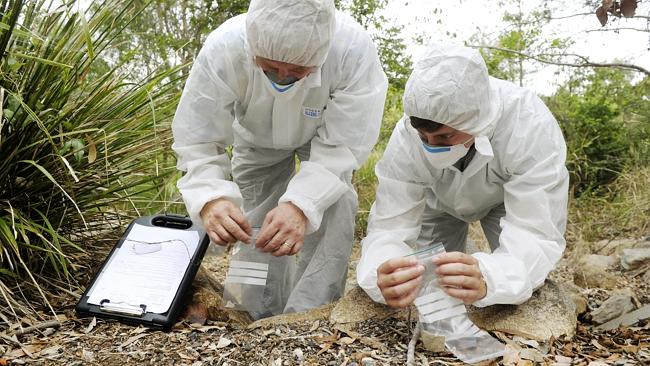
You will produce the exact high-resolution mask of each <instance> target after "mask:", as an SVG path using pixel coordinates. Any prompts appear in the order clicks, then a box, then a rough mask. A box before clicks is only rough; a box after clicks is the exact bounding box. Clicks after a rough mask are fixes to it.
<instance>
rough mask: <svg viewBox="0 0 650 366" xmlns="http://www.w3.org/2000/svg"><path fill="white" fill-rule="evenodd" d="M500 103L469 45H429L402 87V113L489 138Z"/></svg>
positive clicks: (483, 67)
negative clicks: (404, 86) (403, 87)
mask: <svg viewBox="0 0 650 366" xmlns="http://www.w3.org/2000/svg"><path fill="white" fill-rule="evenodd" d="M501 109H502V102H501V100H500V98H499V96H498V93H497V92H496V91H495V88H494V87H493V86H492V85H491V84H490V77H489V76H488V72H487V67H486V66H485V61H483V57H481V54H480V52H478V51H477V50H474V49H472V48H468V47H463V46H457V45H446V44H440V43H433V44H430V45H429V46H428V47H427V49H426V51H425V53H424V56H423V57H422V58H421V59H420V61H418V62H417V63H416V64H415V67H414V69H413V72H412V73H411V76H410V77H409V80H408V82H407V83H406V88H405V90H404V113H405V114H406V115H407V116H415V117H419V118H424V119H428V120H431V121H435V122H439V123H442V124H444V125H447V126H449V127H452V128H455V129H457V130H460V131H462V132H465V133H468V134H470V135H472V136H475V137H478V136H486V137H488V138H489V137H490V136H491V135H492V133H493V131H494V127H495V124H496V121H497V119H498V118H499V116H500V115H501Z"/></svg>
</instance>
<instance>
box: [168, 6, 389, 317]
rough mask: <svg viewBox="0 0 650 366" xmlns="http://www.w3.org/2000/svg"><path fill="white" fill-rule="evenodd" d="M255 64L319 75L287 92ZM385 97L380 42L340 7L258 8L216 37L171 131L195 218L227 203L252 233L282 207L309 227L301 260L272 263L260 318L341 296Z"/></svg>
mask: <svg viewBox="0 0 650 366" xmlns="http://www.w3.org/2000/svg"><path fill="white" fill-rule="evenodd" d="M255 56H261V57H265V58H269V59H273V60H276V61H281V62H287V63H294V64H297V65H301V66H317V67H316V69H315V71H314V72H312V73H311V74H310V75H309V76H307V77H305V78H303V79H301V80H300V81H298V82H296V83H295V84H294V85H293V87H291V88H290V89H289V90H288V91H286V92H284V93H280V92H278V91H277V90H276V89H274V88H273V87H272V85H271V83H270V80H269V79H268V77H267V76H266V75H265V74H264V73H263V71H262V69H261V68H260V67H259V66H257V65H256V64H255V62H254V57H255ZM386 89H387V79H386V76H385V74H384V72H383V70H382V67H381V64H380V62H379V58H378V55H377V51H376V49H375V46H374V45H373V43H372V40H371V38H370V36H369V35H368V34H367V33H366V32H365V30H364V29H363V28H362V27H361V26H360V25H359V24H357V23H356V22H355V21H354V20H353V19H352V18H351V17H349V16H347V15H345V14H343V13H341V12H338V11H336V10H335V8H334V4H333V2H332V1H331V0H299V1H298V0H277V1H261V0H253V1H252V2H251V4H250V7H249V12H248V13H247V14H243V15H239V16H236V17H234V18H231V19H229V20H228V21H226V22H224V23H223V24H222V25H221V26H220V27H219V28H218V29H217V30H215V31H214V32H213V33H211V34H210V35H209V36H208V38H207V40H206V42H205V44H204V46H203V48H202V49H201V51H200V53H199V55H198V57H197V59H196V60H195V62H194V66H193V68H192V71H191V73H190V75H189V78H188V80H187V83H186V85H185V89H184V91H183V95H182V97H181V100H180V103H179V106H178V109H177V111H176V115H175V118H174V121H173V125H172V129H173V134H174V144H173V149H174V151H175V152H176V153H177V155H178V164H177V167H178V169H179V170H182V171H185V172H186V173H185V174H184V176H183V177H182V178H181V179H180V180H179V182H178V188H179V189H180V191H181V193H182V196H183V199H184V201H185V204H186V207H187V210H188V213H189V214H190V217H191V218H192V220H193V221H195V222H196V223H198V224H201V218H200V214H199V213H200V211H201V209H202V208H203V206H204V205H205V204H206V203H207V202H209V201H211V200H214V199H217V198H226V199H228V200H231V201H232V202H234V203H235V204H237V205H240V206H241V207H242V208H243V211H244V213H245V214H246V216H247V217H248V220H249V222H250V223H251V225H253V226H261V225H262V222H263V220H264V216H265V215H266V213H268V212H269V211H270V210H272V209H273V208H275V207H276V206H277V205H278V203H279V202H292V203H293V204H295V205H296V206H298V207H299V208H300V209H301V210H302V211H303V213H304V214H305V216H306V217H307V220H308V223H307V228H306V233H305V234H306V236H305V241H304V245H303V248H302V250H301V252H300V253H299V254H298V259H297V260H296V258H295V257H286V256H285V257H282V258H280V259H277V260H274V261H272V266H271V268H270V269H269V278H268V280H267V283H268V284H269V285H267V287H266V292H265V300H264V301H265V304H267V310H268V313H266V314H254V316H256V317H262V316H268V315H272V314H278V313H282V312H292V311H301V310H305V309H309V308H313V307H316V306H319V305H322V304H325V303H329V302H331V301H333V300H336V299H337V298H338V297H340V296H341V295H342V291H343V288H344V284H345V279H346V274H347V266H348V259H349V255H350V252H351V247H352V242H353V233H354V217H355V213H356V209H357V196H356V193H355V191H354V189H353V186H352V184H351V177H352V172H353V170H354V169H357V168H359V167H360V166H361V165H362V164H363V163H364V161H365V160H366V159H367V157H368V155H369V154H370V151H371V149H372V147H373V145H374V143H375V142H376V139H377V137H378V134H379V128H380V124H381V117H382V113H383V106H384V100H385V96H386ZM228 146H232V162H231V161H230V159H229V158H228V155H227V153H226V149H227V147H228ZM296 156H297V157H298V158H299V159H300V161H301V163H300V168H299V170H298V171H297V172H296V171H295V170H296V169H295V167H296V160H295V159H296ZM231 175H232V181H231V180H230V178H231Z"/></svg>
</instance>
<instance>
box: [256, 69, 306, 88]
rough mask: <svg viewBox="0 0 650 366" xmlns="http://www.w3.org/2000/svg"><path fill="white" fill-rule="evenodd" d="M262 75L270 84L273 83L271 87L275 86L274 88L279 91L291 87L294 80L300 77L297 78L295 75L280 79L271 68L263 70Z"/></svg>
mask: <svg viewBox="0 0 650 366" xmlns="http://www.w3.org/2000/svg"><path fill="white" fill-rule="evenodd" d="M264 75H266V77H267V78H269V80H270V81H271V85H273V88H275V90H277V91H279V92H280V93H282V92H285V91H287V90H289V89H291V87H292V86H293V84H294V83H295V82H296V81H298V80H300V78H297V77H295V76H286V77H284V78H282V79H280V77H279V76H278V74H277V73H276V72H275V71H271V70H264Z"/></svg>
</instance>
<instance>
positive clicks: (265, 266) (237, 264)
mask: <svg viewBox="0 0 650 366" xmlns="http://www.w3.org/2000/svg"><path fill="white" fill-rule="evenodd" d="M230 267H233V268H248V269H259V270H263V271H268V270H269V265H268V264H266V263H258V262H246V261H230Z"/></svg>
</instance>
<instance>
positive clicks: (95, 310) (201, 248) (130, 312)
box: [75, 214, 210, 331]
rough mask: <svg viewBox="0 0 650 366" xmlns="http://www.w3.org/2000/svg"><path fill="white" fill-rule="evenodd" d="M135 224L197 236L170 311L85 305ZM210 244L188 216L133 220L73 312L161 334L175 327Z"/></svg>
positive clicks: (108, 305)
mask: <svg viewBox="0 0 650 366" xmlns="http://www.w3.org/2000/svg"><path fill="white" fill-rule="evenodd" d="M134 224H140V225H143V226H150V227H152V226H154V227H155V226H158V227H164V228H168V229H169V228H171V229H176V230H193V231H196V232H198V234H199V243H198V245H197V247H196V251H195V252H194V254H193V255H192V257H191V259H190V262H189V265H188V267H187V269H186V271H185V274H184V276H183V279H182V280H181V283H180V285H179V287H178V289H177V291H176V295H175V296H174V299H173V300H172V303H171V305H170V307H169V310H168V311H167V312H166V313H162V314H158V313H151V312H147V311H146V305H141V306H140V307H132V306H124V305H117V304H110V301H107V302H106V303H102V304H101V305H95V304H89V303H88V302H87V301H88V299H89V294H90V292H91V290H92V288H93V286H94V284H95V281H97V279H98V278H99V276H100V274H101V273H102V272H103V270H104V267H105V266H107V265H108V263H109V262H110V258H111V257H112V256H113V255H114V254H116V251H117V249H119V248H120V247H121V246H122V244H123V243H124V240H125V239H126V238H127V237H128V235H129V232H130V231H131V228H132V227H133V225H134ZM209 244H210V239H209V238H208V236H207V235H206V233H205V231H203V230H202V229H200V228H198V227H196V225H193V223H192V220H190V219H189V218H188V217H187V216H180V215H175V214H164V215H154V216H144V217H140V218H138V219H135V220H133V221H132V222H131V223H130V224H129V226H128V228H127V229H126V231H125V232H124V235H122V237H121V238H120V240H119V241H118V242H117V244H116V245H115V246H114V247H113V249H112V250H111V252H110V253H109V255H108V257H107V258H106V260H105V261H104V263H103V264H102V266H101V267H100V269H99V270H98V271H97V273H96V274H95V276H94V277H93V279H92V281H91V282H90V284H89V285H88V287H87V288H86V290H85V291H84V294H83V296H81V299H80V300H79V302H78V303H77V306H76V308H75V309H76V311H77V314H79V315H80V316H95V317H100V318H108V319H117V320H118V321H120V322H122V323H126V324H131V325H144V326H146V327H150V328H154V329H160V330H165V331H167V330H169V329H170V328H171V327H172V326H173V325H174V323H175V321H176V318H177V317H178V315H179V313H180V311H181V310H182V308H183V305H184V297H185V294H186V293H187V290H188V289H189V288H190V286H191V284H192V281H193V280H194V276H195V275H196V272H197V271H198V269H199V266H200V265H201V261H202V260H203V256H204V255H205V251H206V250H207V248H208V245H209Z"/></svg>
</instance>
